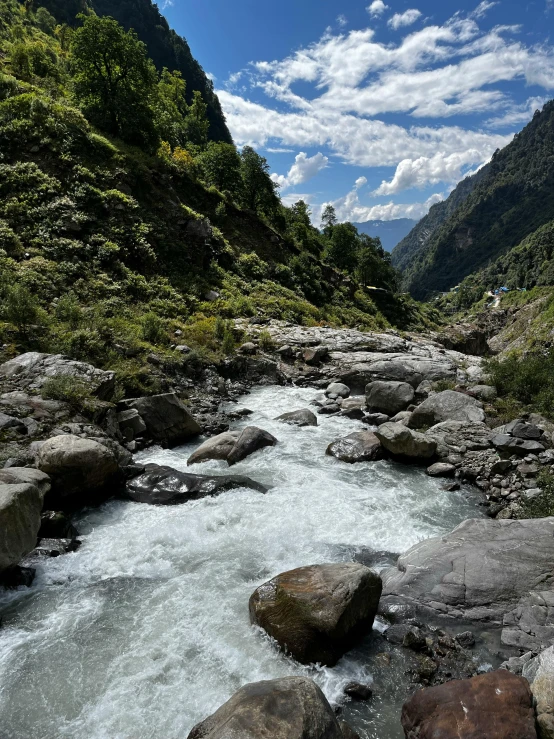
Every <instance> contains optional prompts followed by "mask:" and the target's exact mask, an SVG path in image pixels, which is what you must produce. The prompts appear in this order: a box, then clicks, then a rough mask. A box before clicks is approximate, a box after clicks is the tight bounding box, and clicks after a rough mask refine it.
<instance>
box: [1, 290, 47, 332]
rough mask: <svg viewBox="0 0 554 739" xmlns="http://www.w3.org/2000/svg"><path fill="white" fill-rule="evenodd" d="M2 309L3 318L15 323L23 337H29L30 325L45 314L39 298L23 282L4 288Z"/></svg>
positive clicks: (41, 318)
mask: <svg viewBox="0 0 554 739" xmlns="http://www.w3.org/2000/svg"><path fill="white" fill-rule="evenodd" d="M0 309H1V312H2V316H3V318H4V319H5V320H6V321H7V322H8V323H11V324H13V325H14V326H15V328H16V329H17V331H18V333H19V334H20V335H21V336H22V337H27V336H28V334H29V329H30V327H31V326H32V325H34V324H36V323H38V322H39V321H41V320H43V319H44V315H45V314H44V311H43V310H42V309H41V308H40V304H39V302H38V300H37V298H36V297H35V296H34V295H33V294H32V293H31V291H30V290H28V289H27V288H26V287H25V286H24V285H21V284H15V285H13V286H11V285H8V286H6V287H5V288H4V291H3V296H2V302H1V304H0Z"/></svg>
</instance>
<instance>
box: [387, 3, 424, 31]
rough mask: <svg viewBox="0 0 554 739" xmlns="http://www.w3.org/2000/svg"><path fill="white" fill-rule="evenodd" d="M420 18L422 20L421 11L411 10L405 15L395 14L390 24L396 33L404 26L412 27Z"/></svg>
mask: <svg viewBox="0 0 554 739" xmlns="http://www.w3.org/2000/svg"><path fill="white" fill-rule="evenodd" d="M418 18H421V10H416V9H415V8H411V9H410V10H406V11H405V12H404V13H395V14H394V15H393V16H392V18H391V19H390V20H389V21H388V24H389V26H390V27H391V28H394V30H395V31H396V30H398V29H399V28H402V27H403V26H411V25H412V24H413V23H415V22H416V21H417V20H418Z"/></svg>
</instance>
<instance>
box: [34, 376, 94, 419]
mask: <svg viewBox="0 0 554 739" xmlns="http://www.w3.org/2000/svg"><path fill="white" fill-rule="evenodd" d="M41 395H42V397H43V398H46V399H47V400H59V401H62V402H64V403H68V404H69V405H70V406H71V407H72V408H73V409H74V410H75V411H83V410H87V409H88V407H89V405H90V403H91V401H92V399H93V398H92V395H91V392H90V388H89V387H88V385H87V384H86V383H85V382H83V381H82V380H80V379H79V378H77V377H73V376H72V375H56V376H55V377H49V378H48V379H47V380H46V382H45V383H44V385H43V386H42V388H41Z"/></svg>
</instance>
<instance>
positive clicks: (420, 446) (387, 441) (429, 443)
mask: <svg viewBox="0 0 554 739" xmlns="http://www.w3.org/2000/svg"><path fill="white" fill-rule="evenodd" d="M375 436H376V437H377V438H378V439H379V441H380V442H381V444H382V445H383V447H384V448H385V449H386V450H387V451H388V452H389V453H390V454H392V455H393V456H394V457H405V458H410V459H416V460H417V459H431V458H432V457H434V456H435V452H436V449H437V444H436V442H435V441H433V440H432V439H428V438H427V437H425V436H424V435H423V434H420V433H418V432H417V431H412V429H409V428H408V427H407V426H404V424H402V423H384V424H383V425H382V426H379V428H378V429H377V431H376V432H375Z"/></svg>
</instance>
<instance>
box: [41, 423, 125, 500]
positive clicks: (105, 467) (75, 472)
mask: <svg viewBox="0 0 554 739" xmlns="http://www.w3.org/2000/svg"><path fill="white" fill-rule="evenodd" d="M37 467H38V468H39V470H41V471H42V472H45V473H46V474H47V475H49V476H50V478H51V480H52V490H51V493H50V495H51V497H52V498H55V499H56V500H57V501H69V500H70V499H73V500H75V499H76V497H77V498H80V497H81V496H84V495H86V494H88V493H93V492H96V491H100V490H102V489H104V488H105V487H106V486H107V485H109V484H110V483H111V482H112V481H114V479H115V477H116V475H117V473H118V470H119V467H118V464H117V459H116V457H115V455H114V454H113V452H112V451H110V450H109V449H108V448H107V447H105V446H103V445H102V444H99V443H98V442H97V441H93V440H92V439H82V438H80V437H78V436H72V435H71V434H64V435H61V436H54V437H52V438H51V439H48V440H47V441H45V442H44V444H41V446H40V448H39V450H38V455H37Z"/></svg>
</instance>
